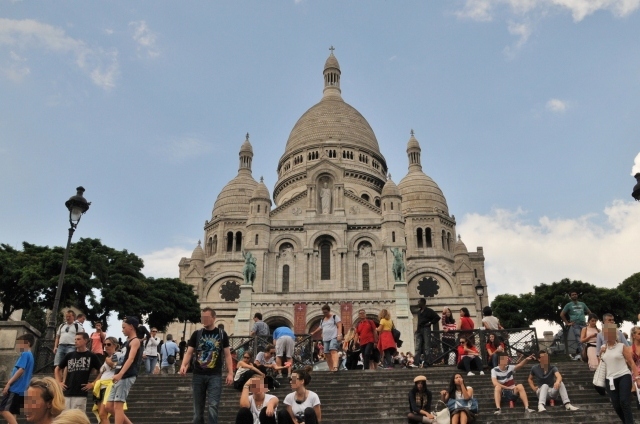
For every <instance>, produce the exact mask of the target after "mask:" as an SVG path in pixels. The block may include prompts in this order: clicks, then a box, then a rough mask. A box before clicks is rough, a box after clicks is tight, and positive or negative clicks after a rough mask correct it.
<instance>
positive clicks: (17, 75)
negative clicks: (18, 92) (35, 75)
mask: <svg viewBox="0 0 640 424" xmlns="http://www.w3.org/2000/svg"><path fill="white" fill-rule="evenodd" d="M10 56H11V59H10V60H9V61H8V63H7V64H6V65H5V66H2V67H0V72H2V74H4V76H5V77H6V78H7V79H9V80H10V81H13V82H15V83H20V82H22V80H24V78H25V77H26V76H27V75H29V74H30V73H31V70H30V69H29V67H28V66H26V65H25V64H24V62H26V61H27V59H25V58H24V57H21V56H20V55H19V54H17V53H16V52H14V51H11V54H10Z"/></svg>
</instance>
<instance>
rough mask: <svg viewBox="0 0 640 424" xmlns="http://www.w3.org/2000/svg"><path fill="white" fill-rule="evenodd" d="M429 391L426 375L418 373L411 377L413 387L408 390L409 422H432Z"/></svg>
mask: <svg viewBox="0 0 640 424" xmlns="http://www.w3.org/2000/svg"><path fill="white" fill-rule="evenodd" d="M431 399H432V395H431V391H430V390H429V389H427V377H425V376H424V375H419V376H417V377H416V378H414V379H413V387H412V388H411V390H410V391H409V414H407V420H408V421H407V422H409V423H434V422H435V416H433V414H431V412H430V411H431Z"/></svg>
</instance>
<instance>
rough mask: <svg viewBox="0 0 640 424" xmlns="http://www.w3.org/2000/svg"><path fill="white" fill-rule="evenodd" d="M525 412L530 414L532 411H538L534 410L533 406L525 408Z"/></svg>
mask: <svg viewBox="0 0 640 424" xmlns="http://www.w3.org/2000/svg"><path fill="white" fill-rule="evenodd" d="M543 409H544V406H543ZM538 410H539V409H538ZM545 411H546V409H545ZM524 412H525V414H530V413H532V412H536V411H534V410H533V409H531V408H524Z"/></svg>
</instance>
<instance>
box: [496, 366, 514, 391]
mask: <svg viewBox="0 0 640 424" xmlns="http://www.w3.org/2000/svg"><path fill="white" fill-rule="evenodd" d="M515 373H516V367H515V365H507V368H505V370H504V371H502V370H501V369H500V367H495V368H494V369H492V370H491V378H495V379H496V380H498V383H500V384H502V385H503V386H507V387H511V386H515V385H516V382H515V380H514V379H513V376H514V375H515Z"/></svg>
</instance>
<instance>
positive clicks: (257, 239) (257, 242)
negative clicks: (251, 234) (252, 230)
mask: <svg viewBox="0 0 640 424" xmlns="http://www.w3.org/2000/svg"><path fill="white" fill-rule="evenodd" d="M257 245H258V235H257V234H256V246H257Z"/></svg>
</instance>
